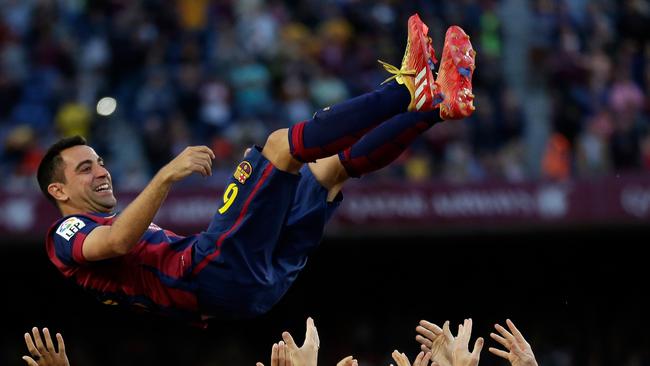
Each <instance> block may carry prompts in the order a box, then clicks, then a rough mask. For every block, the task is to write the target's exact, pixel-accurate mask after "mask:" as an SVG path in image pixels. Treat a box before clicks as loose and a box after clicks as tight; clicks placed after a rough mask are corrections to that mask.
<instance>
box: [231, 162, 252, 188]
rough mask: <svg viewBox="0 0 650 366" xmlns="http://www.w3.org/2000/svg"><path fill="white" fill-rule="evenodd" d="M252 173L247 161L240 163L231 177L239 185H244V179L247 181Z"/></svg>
mask: <svg viewBox="0 0 650 366" xmlns="http://www.w3.org/2000/svg"><path fill="white" fill-rule="evenodd" d="M252 173H253V167H252V166H251V164H250V163H249V162H247V161H242V162H241V163H239V165H238V166H237V170H235V174H233V176H234V177H235V179H237V180H238V181H239V183H241V184H244V183H246V179H248V178H249V177H250V176H251V174H252Z"/></svg>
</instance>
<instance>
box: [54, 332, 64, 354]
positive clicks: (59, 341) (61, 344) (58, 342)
mask: <svg viewBox="0 0 650 366" xmlns="http://www.w3.org/2000/svg"><path fill="white" fill-rule="evenodd" d="M56 345H57V347H58V349H59V353H60V354H62V355H65V342H63V336H62V335H61V333H57V334H56Z"/></svg>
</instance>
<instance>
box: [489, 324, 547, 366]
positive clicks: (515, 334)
mask: <svg viewBox="0 0 650 366" xmlns="http://www.w3.org/2000/svg"><path fill="white" fill-rule="evenodd" d="M506 324H507V325H508V328H509V329H510V331H508V330H507V329H506V328H504V327H502V326H501V325H499V324H495V325H494V328H496V330H497V331H498V332H499V334H500V335H499V334H495V333H490V337H492V339H494V340H495V341H497V342H499V343H501V345H502V346H503V347H505V348H506V350H507V352H506V351H504V350H500V349H497V348H494V347H490V348H489V349H488V351H490V352H491V353H493V354H495V355H497V356H499V357H502V358H505V359H506V360H508V361H509V362H510V364H511V365H512V366H537V360H535V355H534V354H533V349H532V348H531V347H530V344H528V342H527V341H526V339H525V338H524V336H523V335H522V334H521V332H520V331H519V329H517V327H515V324H514V323H513V322H512V321H511V320H510V319H507V320H506Z"/></svg>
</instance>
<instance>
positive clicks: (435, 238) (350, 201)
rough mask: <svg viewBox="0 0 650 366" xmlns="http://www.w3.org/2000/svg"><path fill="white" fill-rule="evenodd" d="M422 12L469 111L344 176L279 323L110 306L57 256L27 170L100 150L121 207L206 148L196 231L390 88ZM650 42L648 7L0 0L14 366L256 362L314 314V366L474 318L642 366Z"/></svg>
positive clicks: (174, 201)
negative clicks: (333, 118) (242, 191)
mask: <svg viewBox="0 0 650 366" xmlns="http://www.w3.org/2000/svg"><path fill="white" fill-rule="evenodd" d="M414 12H418V13H419V14H420V16H421V17H422V19H423V20H424V21H425V22H426V23H427V24H428V25H429V27H430V35H431V37H432V38H433V45H434V47H435V48H436V52H437V55H438V57H440V55H441V54H442V45H443V41H444V34H445V31H446V28H447V27H448V26H449V25H452V24H458V25H461V26H462V27H463V28H464V29H465V30H466V31H467V33H468V34H469V35H470V36H471V40H472V42H473V46H474V48H475V49H476V50H477V52H478V55H477V69H476V72H475V73H474V94H475V95H476V101H475V105H476V108H477V109H476V112H475V113H474V115H473V116H472V117H471V118H467V119H465V120H462V121H456V122H452V123H443V124H439V125H437V126H434V127H433V128H432V129H431V130H429V131H428V132H427V133H425V134H424V135H423V136H422V137H421V138H420V139H419V140H418V142H417V143H415V144H414V145H413V146H412V147H411V148H410V149H409V150H407V151H406V152H405V153H404V154H403V155H402V157H400V159H399V160H398V161H397V162H395V163H394V164H392V165H391V166H390V167H389V168H386V169H384V170H382V171H380V172H378V173H375V174H373V175H371V176H368V177H364V178H362V179H360V180H358V181H355V182H351V184H350V185H349V188H348V189H346V190H345V201H344V204H343V205H342V207H341V209H340V210H339V212H338V214H337V215H336V217H335V218H334V219H333V222H332V224H331V226H330V227H329V228H328V232H327V236H326V238H325V241H324V243H323V245H322V246H321V248H320V249H319V250H318V251H317V252H316V253H315V254H314V255H313V257H312V263H310V265H309V266H308V267H307V269H306V271H305V273H304V274H303V275H302V276H301V277H300V278H299V280H298V283H297V284H296V286H295V287H294V288H292V289H291V290H290V292H289V294H288V295H287V296H286V297H285V299H284V300H283V301H282V302H281V303H280V304H279V305H278V306H277V307H276V308H275V309H274V310H273V311H271V312H270V313H269V314H267V315H266V316H264V317H262V318H260V319H255V320H251V321H245V322H231V323H229V322H224V323H215V324H212V325H211V326H210V327H209V329H208V330H198V329H193V328H190V327H188V326H185V325H182V324H176V323H174V322H172V321H169V320H166V319H157V318H151V317H147V316H143V315H137V314H131V313H128V312H125V311H123V310H117V309H112V308H109V307H105V306H100V305H99V304H96V303H95V302H94V300H93V299H91V298H89V297H88V296H86V295H84V294H82V293H81V292H80V290H78V289H76V288H74V287H73V286H72V285H71V284H69V283H67V282H65V281H64V280H63V279H62V277H61V276H60V275H59V274H58V273H57V272H56V269H55V268H54V267H53V266H52V265H51V264H50V263H49V262H48V260H47V258H46V255H45V252H44V250H43V236H44V232H45V230H46V229H47V228H48V227H49V225H50V224H51V223H52V222H53V221H54V220H55V219H56V217H57V213H56V212H55V210H54V209H53V208H52V207H50V206H48V203H47V202H45V200H44V199H43V198H41V197H40V196H39V192H38V186H37V184H36V180H35V178H34V176H35V171H36V168H37V166H38V163H39V161H40V158H41V156H42V155H43V153H44V151H45V150H46V149H47V147H48V146H49V144H51V143H52V142H54V141H56V140H57V139H58V138H60V137H62V136H70V135H75V134H81V135H83V136H85V137H86V138H88V140H89V143H90V144H91V145H92V146H94V147H95V148H96V150H97V151H98V153H99V154H100V155H102V156H103V157H104V159H105V161H106V162H107V166H108V168H109V170H110V171H111V174H112V176H113V181H114V185H115V186H116V191H117V196H118V199H119V200H120V205H121V206H122V207H123V206H124V205H126V204H128V202H129V201H130V200H131V199H132V198H133V197H134V196H135V195H136V194H137V192H139V190H140V189H141V188H143V187H144V185H145V184H146V183H147V182H148V180H149V178H150V177H151V176H152V175H153V174H154V173H155V172H156V171H157V170H158V169H159V168H160V167H161V166H163V165H164V164H166V163H167V162H168V161H169V160H170V159H171V158H172V157H173V156H174V155H175V154H177V153H178V152H180V151H181V150H182V149H183V148H185V147H186V146H187V145H192V144H206V145H208V146H210V147H211V148H212V149H213V150H214V151H215V153H216V155H217V159H216V161H215V164H216V169H215V172H214V173H215V174H214V175H213V176H212V177H210V178H209V179H203V178H199V177H192V178H190V179H187V180H185V181H183V182H181V183H180V184H178V186H177V187H176V188H175V189H174V191H173V192H172V194H171V195H170V197H169V199H168V201H167V203H166V205H165V206H164V207H163V209H162V210H161V212H160V214H159V215H158V216H157V218H156V222H157V223H158V224H160V225H161V226H163V227H168V228H170V229H172V230H175V231H177V232H178V233H180V234H189V233H191V232H194V231H197V230H201V229H203V228H204V227H205V226H206V225H207V222H208V220H209V218H210V216H211V215H212V212H213V211H214V210H215V208H216V204H215V202H217V201H218V200H219V199H220V197H221V193H222V189H223V182H225V179H226V177H228V176H230V175H231V174H232V171H233V169H234V167H235V164H236V163H237V162H238V161H239V159H240V158H241V156H242V153H243V151H244V149H245V148H246V147H247V146H249V145H251V144H254V143H257V144H262V143H263V142H264V141H265V138H266V135H267V134H268V133H269V132H271V131H273V130H275V129H277V128H282V127H287V126H288V125H290V124H291V123H296V122H300V121H302V120H305V119H309V118H310V117H311V115H312V114H313V112H314V111H315V110H317V109H319V108H322V107H325V106H328V105H331V104H334V103H336V102H338V101H341V100H344V99H346V98H349V97H352V96H355V95H358V94H360V93H363V92H366V91H370V90H372V89H373V88H375V87H376V86H377V85H378V84H379V83H380V82H381V81H383V80H384V79H385V78H386V77H387V75H386V74H385V72H384V71H383V69H382V68H381V67H378V64H377V61H376V60H377V59H381V60H384V61H388V62H391V63H393V64H396V65H399V62H400V61H401V58H402V54H403V49H404V46H405V43H406V20H407V18H408V16H409V15H411V14H412V13H414ZM649 40H650V3H649V2H648V1H644V0H624V1H612V0H596V1H587V0H537V1H518V0H504V1H496V0H495V1H490V0H463V1H453V2H452V1H433V0H413V1H410V0H409V1H400V0H381V1H366V0H318V1H317V0H302V1H294V2H292V1H283V0H275V1H263V0H240V1H237V0H213V1H209V0H168V1H161V0H139V1H135V0H133V1H126V0H112V1H111V0H93V1H84V0H0V142H1V143H2V148H1V149H0V207H1V208H2V210H0V235H1V236H0V237H1V238H2V239H1V240H0V253H2V254H1V255H0V258H2V266H0V273H1V276H0V278H2V280H1V281H2V282H1V285H2V287H3V288H4V289H5V291H4V293H5V295H3V303H4V304H5V305H6V306H5V308H6V309H7V310H6V316H5V317H4V319H3V320H2V322H3V325H2V326H0V330H1V331H0V339H1V340H2V342H1V343H0V364H2V365H5V364H6V365H18V364H20V363H22V361H21V360H20V356H21V355H22V354H23V353H24V352H25V349H24V345H23V343H22V333H23V332H24V331H26V330H28V329H30V328H31V327H32V326H33V325H37V326H41V327H42V326H48V327H50V328H52V329H55V330H60V331H62V332H63V334H64V338H65V339H66V341H67V345H68V349H69V356H70V358H71V361H72V364H73V365H115V364H120V365H136V364H137V365H156V364H158V365H222V364H237V365H240V364H242V365H243V364H249V365H252V364H254V362H255V361H258V360H261V361H264V362H268V358H269V354H270V346H271V344H272V343H273V342H275V341H277V340H279V335H280V333H281V331H282V330H285V329H288V330H290V331H292V334H294V335H299V336H298V337H297V338H300V339H301V340H302V334H303V331H304V319H305V318H306V316H308V315H311V316H313V317H314V318H315V320H316V323H317V326H318V327H319V331H320V332H321V345H322V348H321V364H323V365H324V364H335V362H336V361H337V360H338V359H341V358H343V357H344V356H346V355H348V354H354V355H356V356H357V358H358V359H359V360H360V362H361V364H362V365H364V366H365V365H368V366H369V365H386V364H388V363H389V360H388V357H389V355H390V352H392V350H393V349H395V348H399V349H400V350H402V351H406V352H407V353H408V354H409V355H412V356H414V355H415V353H416V350H417V346H416V344H415V342H414V340H413V337H414V336H415V332H414V327H415V325H416V324H417V321H418V320H419V319H421V318H426V319H429V320H432V321H434V322H437V323H439V324H441V323H442V322H443V321H444V320H445V319H451V320H452V321H453V322H460V321H462V319H463V318H465V317H469V316H471V317H473V319H474V322H475V324H476V325H475V333H476V334H480V335H482V336H484V337H487V336H488V333H489V331H490V330H491V326H492V324H494V323H495V322H501V323H502V322H503V321H504V320H505V318H506V317H510V318H512V319H513V320H515V323H516V324H518V325H520V328H521V329H522V330H523V331H524V335H528V336H529V340H530V341H531V343H532V345H533V349H534V350H535V351H536V354H537V355H538V360H539V361H540V364H541V365H558V366H565V365H567V366H568V365H609V364H617V365H629V366H637V365H639V366H641V365H650V337H649V336H648V334H647V329H648V327H649V326H650V320H648V315H647V309H648V308H649V307H648V305H650V301H649V300H648V293H647V292H648V290H647V278H648V274H647V270H645V269H646V268H647V260H646V259H645V258H644V257H643V256H641V255H639V254H638V253H636V252H638V251H640V250H642V246H643V245H644V244H645V243H646V241H645V240H646V238H647V235H648V234H649V232H650V230H648V224H649V223H650V173H649V170H650V130H649V129H648V127H649V126H650V120H649V118H650V98H649V94H648V93H649V92H650V42H649ZM644 288H645V290H644ZM488 344H490V341H488ZM490 345H492V344H490ZM481 364H484V365H501V364H504V363H503V362H501V361H500V360H498V359H496V358H494V357H492V356H491V355H490V354H488V353H487V351H485V352H484V353H483V358H482V361H481Z"/></svg>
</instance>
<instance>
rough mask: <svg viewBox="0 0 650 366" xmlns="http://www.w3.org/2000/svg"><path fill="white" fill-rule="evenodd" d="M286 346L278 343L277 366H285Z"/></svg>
mask: <svg viewBox="0 0 650 366" xmlns="http://www.w3.org/2000/svg"><path fill="white" fill-rule="evenodd" d="M287 351H288V350H287V345H286V344H284V342H282V341H280V342H279V343H278V366H287V358H288V357H287V356H288V355H287Z"/></svg>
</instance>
